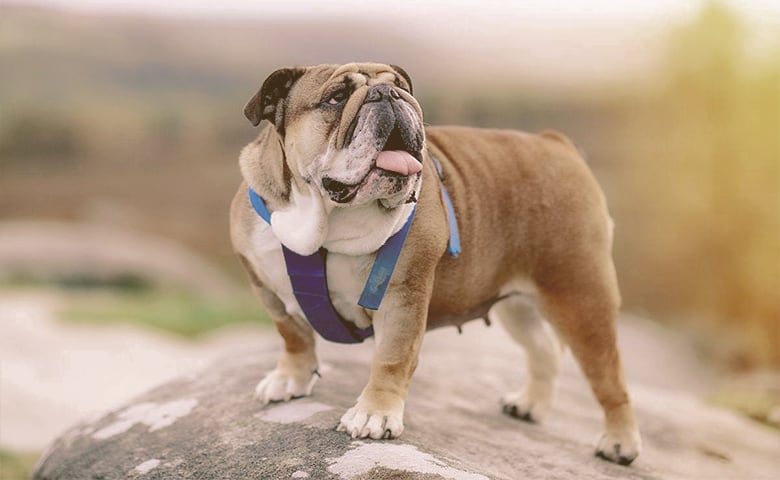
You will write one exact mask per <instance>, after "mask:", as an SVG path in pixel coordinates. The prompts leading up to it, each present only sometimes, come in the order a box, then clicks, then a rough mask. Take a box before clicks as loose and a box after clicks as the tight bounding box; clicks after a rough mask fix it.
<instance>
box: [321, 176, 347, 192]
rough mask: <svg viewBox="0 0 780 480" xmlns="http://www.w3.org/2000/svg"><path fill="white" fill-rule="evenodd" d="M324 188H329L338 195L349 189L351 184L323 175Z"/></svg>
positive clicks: (328, 189)
mask: <svg viewBox="0 0 780 480" xmlns="http://www.w3.org/2000/svg"><path fill="white" fill-rule="evenodd" d="M322 188H324V189H325V190H327V191H328V192H330V193H333V194H335V195H337V196H340V195H341V194H343V193H345V192H346V191H347V190H349V185H347V184H346V183H342V182H339V181H338V180H334V179H332V178H329V177H323V178H322Z"/></svg>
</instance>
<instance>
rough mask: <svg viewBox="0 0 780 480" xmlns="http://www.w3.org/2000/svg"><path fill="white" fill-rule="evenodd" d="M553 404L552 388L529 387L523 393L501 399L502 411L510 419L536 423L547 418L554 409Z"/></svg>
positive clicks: (507, 395)
mask: <svg viewBox="0 0 780 480" xmlns="http://www.w3.org/2000/svg"><path fill="white" fill-rule="evenodd" d="M552 402H553V388H552V386H544V387H541V386H539V385H537V386H535V387H532V386H531V385H529V386H528V387H526V389H525V390H523V391H521V392H513V393H507V394H506V395H504V396H503V397H501V409H502V411H503V412H504V413H505V414H507V415H509V416H510V417H515V418H519V419H521V420H525V421H526V422H531V423H536V422H541V421H542V420H543V419H544V417H546V416H547V413H549V411H550V409H551V408H552Z"/></svg>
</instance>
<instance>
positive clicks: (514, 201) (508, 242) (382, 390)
mask: <svg viewBox="0 0 780 480" xmlns="http://www.w3.org/2000/svg"><path fill="white" fill-rule="evenodd" d="M244 114H245V115H246V117H247V118H248V119H249V121H250V122H251V123H252V124H253V125H255V126H257V125H259V124H260V123H261V122H263V121H266V123H267V125H266V126H265V128H264V129H263V130H262V131H261V132H260V134H259V136H258V138H257V139H256V140H255V141H253V142H252V143H250V144H248V145H247V146H246V147H245V148H244V149H243V150H242V151H241V154H240V157H239V165H240V170H241V173H242V176H243V180H244V183H243V184H242V185H241V187H240V188H239V189H238V193H237V194H236V195H235V197H234V199H233V202H232V206H231V212H230V227H231V238H232V242H233V246H234V249H235V251H236V253H237V255H238V257H239V259H240V260H241V263H242V264H243V266H244V267H245V269H246V271H247V272H248V275H249V278H250V281H251V284H252V287H253V290H254V291H255V293H256V294H257V296H258V297H259V299H260V301H261V302H262V304H263V305H264V307H265V308H266V309H267V311H268V312H269V314H270V316H271V318H272V319H273V322H274V324H275V326H276V328H277V329H278V331H279V334H280V335H281V337H282V339H283V340H284V349H283V351H282V353H281V357H280V358H279V360H278V363H277V365H276V368H275V369H274V370H273V371H271V372H270V373H268V374H267V375H266V376H265V378H263V379H262V380H261V381H260V383H259V384H258V385H257V388H256V395H257V397H259V399H260V401H262V402H264V403H268V402H277V401H287V400H290V399H293V398H298V397H302V396H306V395H310V394H311V392H312V387H313V385H314V383H315V381H316V380H317V378H318V376H319V373H318V360H317V354H316V351H315V343H316V342H315V332H314V330H313V329H312V326H311V324H310V322H309V321H308V320H307V318H306V316H305V315H304V313H303V311H302V309H301V306H300V304H299V302H298V301H297V300H296V296H295V294H294V292H293V290H292V287H291V280H290V277H289V276H288V272H287V269H286V267H285V258H284V257H283V252H282V246H284V247H286V249H287V250H289V251H292V252H295V253H296V254H299V255H301V256H308V255H313V254H315V253H317V252H327V255H326V256H325V263H326V268H325V271H326V272H327V273H326V277H327V294H328V296H329V298H330V301H331V303H332V307H333V309H335V311H336V312H337V313H338V315H339V316H340V317H341V318H342V319H343V321H344V322H348V323H350V324H352V325H354V327H355V328H356V329H366V328H369V327H371V328H373V332H374V333H375V344H374V353H373V361H372V363H371V371H370V377H369V380H368V384H367V385H366V386H365V388H364V389H363V391H362V393H361V394H360V396H359V397H358V398H357V403H356V404H355V406H354V407H352V408H350V409H349V410H347V412H346V413H345V414H344V415H343V416H342V417H341V420H340V423H339V425H338V427H337V429H338V430H340V431H345V432H346V433H347V434H349V435H351V436H352V437H353V438H372V439H381V438H395V437H398V436H399V435H401V433H402V432H403V429H404V424H403V413H404V403H405V401H406V397H407V392H408V389H409V383H410V381H411V377H412V373H413V372H414V370H415V367H416V366H417V360H418V353H419V351H420V345H421V343H422V339H423V334H424V333H425V331H426V330H429V329H433V328H438V327H442V326H445V325H455V326H458V327H460V326H461V325H462V324H463V323H464V322H467V321H469V320H472V319H478V318H485V317H486V318H487V319H489V320H495V321H497V322H499V323H501V324H502V325H503V326H504V328H505V329H506V331H507V332H508V333H509V335H510V337H511V338H513V339H514V340H515V341H517V343H519V344H520V345H522V346H523V347H524V348H525V350H526V352H527V367H528V380H527V383H526V385H525V387H524V388H523V389H522V390H521V391H518V392H511V393H507V394H506V395H505V396H504V397H503V398H502V400H501V402H502V405H503V412H504V413H506V414H508V415H510V416H513V417H517V418H520V419H523V420H527V421H539V420H542V419H543V417H544V416H545V415H546V414H547V413H549V411H550V408H551V404H552V402H553V397H554V396H555V384H556V377H557V376H558V374H559V371H560V368H561V356H562V351H563V346H564V345H568V346H569V347H570V348H571V351H572V353H573V354H574V357H575V358H576V359H577V360H578V362H579V364H580V366H581V367H582V371H583V372H584V374H585V376H586V377H587V379H588V381H589V382H590V386H591V388H592V390H593V393H594V394H595V396H596V398H597V400H598V402H599V403H600V404H601V407H602V408H603V411H604V416H605V431H604V433H603V436H602V437H601V439H600V441H599V442H598V445H597V447H596V455H597V456H599V457H601V458H604V459H607V460H610V461H613V462H617V463H619V464H624V465H627V464H629V463H631V462H632V461H633V460H634V459H635V458H636V457H637V455H638V454H639V451H640V448H641V440H640V436H639V431H638V429H637V423H636V420H635V417H634V412H633V408H632V406H631V401H630V399H629V395H628V393H627V391H626V385H625V380H624V378H623V369H622V365H621V361H620V356H619V354H618V350H617V347H616V332H615V317H616V315H617V312H618V307H619V305H620V294H619V291H618V284H617V279H616V275H615V268H614V265H613V261H612V257H611V247H612V220H611V218H610V216H609V214H608V212H607V205H606V201H605V198H604V195H603V193H602V191H601V189H600V188H599V186H598V184H597V183H596V180H595V179H594V177H593V175H592V173H591V171H590V169H589V168H588V166H587V164H586V163H585V161H584V160H583V158H582V157H581V156H580V154H579V153H578V150H577V148H575V146H574V145H573V144H572V142H570V141H569V140H568V139H567V138H566V137H565V136H564V135H562V134H560V133H557V132H555V131H544V132H541V133H538V134H532V133H525V132H521V131H514V130H485V129H478V128H467V127H452V126H449V127H426V126H425V125H424V123H423V112H422V109H421V108H420V105H419V104H418V102H417V100H415V97H413V96H412V82H411V80H410V78H409V75H407V73H406V72H405V71H404V70H403V69H401V68H400V67H397V66H394V65H383V64H374V63H351V64H347V65H318V66H311V67H302V68H297V67H296V68H282V69H280V70H277V71H275V72H273V73H272V74H271V75H270V76H269V77H268V78H267V79H266V80H265V82H264V83H263V84H262V87H261V88H260V90H259V91H258V92H257V93H256V94H255V95H254V96H253V97H252V98H251V99H250V100H249V103H248V104H247V105H246V107H245V109H244ZM434 159H437V160H438V162H435V161H434ZM436 163H440V166H441V172H442V178H443V183H441V181H440V178H439V171H438V170H437V166H436ZM443 188H446V190H447V192H448V193H449V197H450V198H451V204H452V206H453V207H454V215H455V217H456V222H457V227H458V230H459V235H460V244H461V248H462V252H461V253H460V254H459V255H458V256H453V255H450V254H448V253H447V250H448V243H449V242H450V234H451V223H450V221H449V217H448V213H449V212H448V209H447V205H446V201H445V199H444V196H443V195H442V191H441V190H442V189H443ZM250 189H251V190H252V191H253V192H254V193H255V194H256V195H257V196H258V197H260V198H262V200H263V201H264V204H265V206H266V207H267V210H268V212H269V214H270V220H269V221H268V222H267V221H265V220H264V219H263V218H261V217H260V216H259V215H258V213H257V212H256V210H255V209H253V207H252V202H251V198H250ZM411 215H414V217H413V219H412V221H411V224H410V227H409V230H408V237H407V238H406V240H405V243H404V244H403V248H402V250H401V253H400V257H399V258H398V260H397V265H396V268H395V270H394V272H393V273H392V277H391V278H390V280H389V287H388V288H387V291H386V294H385V296H384V298H383V299H382V301H381V305H380V306H379V308H378V309H377V310H376V311H374V310H371V309H367V308H363V307H361V306H360V305H358V297H359V295H360V292H361V289H362V288H363V286H364V284H365V283H366V280H367V277H368V275H369V271H370V270H371V268H372V265H373V262H374V260H375V257H376V252H377V251H378V250H379V249H380V248H381V247H382V246H383V244H385V242H386V241H387V240H388V238H390V237H391V236H393V235H394V234H395V233H396V232H398V231H399V230H401V229H402V227H404V225H405V224H406V222H407V220H409V219H410V216H411ZM269 222H270V223H269Z"/></svg>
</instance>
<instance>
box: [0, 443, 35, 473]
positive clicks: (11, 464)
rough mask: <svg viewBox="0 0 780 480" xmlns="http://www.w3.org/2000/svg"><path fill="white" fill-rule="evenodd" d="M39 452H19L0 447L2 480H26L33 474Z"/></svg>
mask: <svg viewBox="0 0 780 480" xmlns="http://www.w3.org/2000/svg"><path fill="white" fill-rule="evenodd" d="M39 456H40V454H38V453H19V452H12V451H9V450H5V449H0V478H1V479H2V480H26V479H28V478H30V476H31V475H32V471H33V468H34V467H35V463H36V462H37V461H38V457H39Z"/></svg>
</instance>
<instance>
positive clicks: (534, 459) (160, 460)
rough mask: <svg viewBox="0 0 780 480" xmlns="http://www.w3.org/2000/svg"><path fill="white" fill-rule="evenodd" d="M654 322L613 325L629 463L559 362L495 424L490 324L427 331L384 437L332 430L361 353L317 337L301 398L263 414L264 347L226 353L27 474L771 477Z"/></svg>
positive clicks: (776, 462)
mask: <svg viewBox="0 0 780 480" xmlns="http://www.w3.org/2000/svg"><path fill="white" fill-rule="evenodd" d="M652 328H655V327H652V326H649V325H643V324H642V323H641V322H639V323H637V322H636V321H633V322H632V321H629V322H624V325H621V337H622V351H623V354H624V357H625V359H626V371H627V376H628V378H629V379H630V380H631V381H630V382H629V388H630V391H631V393H632V396H633V398H634V402H635V406H636V409H637V415H638V418H639V424H640V429H641V430H642V434H643V439H644V451H643V453H642V455H640V457H639V458H638V459H637V461H636V462H634V464H633V465H632V466H630V467H621V466H618V465H613V464H610V463H607V462H604V461H602V460H599V459H597V458H595V457H593V447H594V444H595V441H596V439H597V438H598V436H599V434H600V431H601V411H600V409H599V408H598V406H597V404H596V402H595V401H594V400H593V397H592V395H591V393H590V390H589V388H588V386H587V384H586V383H585V382H584V380H583V379H582V376H581V374H580V373H579V371H578V369H577V368H576V366H575V365H574V363H573V362H572V361H571V359H570V358H568V359H567V362H566V365H565V368H564V372H563V374H562V376H561V381H560V390H559V395H558V399H557V401H556V403H555V407H554V409H553V412H552V413H551V415H550V418H549V419H548V420H547V421H546V422H545V423H544V424H542V425H535V424H528V423H524V422H522V421H518V420H515V419H512V418H509V417H506V416H504V415H502V414H501V413H500V408H499V405H498V398H499V397H500V396H501V394H503V393H505V391H509V390H517V389H518V388H519V387H520V385H521V384H522V381H523V379H524V376H525V374H524V364H523V361H522V353H521V350H520V349H519V348H518V347H516V346H515V345H514V344H512V342H511V341H510V340H509V339H507V338H506V336H505V335H504V334H503V332H502V330H501V328H500V327H492V328H485V327H483V326H481V325H478V324H476V323H472V324H469V325H467V326H466V329H465V332H464V335H461V336H458V335H457V334H455V333H454V332H453V331H452V330H446V331H436V332H431V333H429V334H428V336H427V337H426V341H425V345H424V347H423V354H422V358H421V362H420V366H419V368H418V371H417V373H416V375H415V378H414V381H413V382H412V388H411V392H410V396H409V401H408V402H407V406H406V416H405V425H406V430H405V432H404V434H403V435H402V436H401V438H399V439H397V440H392V441H365V440H363V441H357V440H352V439H350V438H349V437H348V436H346V435H345V434H343V433H341V432H336V431H335V430H334V427H335V426H336V424H337V422H338V419H339V418H340V416H341V414H342V413H343V412H344V410H346V409H347V408H349V407H350V406H352V404H353V402H354V400H355V398H356V397H357V395H358V394H359V393H360V391H361V389H362V387H363V385H364V383H365V381H366V379H367V375H368V362H369V358H370V353H371V348H372V346H373V345H372V344H371V342H370V341H369V342H368V343H367V344H365V345H359V346H342V345H331V344H326V343H325V342H321V345H320V347H321V348H320V350H321V352H320V353H321V355H320V356H321V359H322V362H323V368H322V369H321V370H322V373H323V378H322V379H321V380H320V381H319V383H318V384H317V386H315V389H314V395H313V396H312V397H310V398H305V399H298V400H294V401H292V402H290V403H286V404H273V405H270V406H268V407H265V408H262V407H261V406H260V405H259V403H258V402H257V401H256V400H255V399H254V398H253V390H254V386H255V384H256V383H257V381H258V380H259V379H260V378H261V377H262V375H263V374H264V372H266V371H268V370H269V369H271V368H272V367H273V365H274V363H275V359H276V355H277V352H276V351H263V352H237V353H234V354H232V355H231V356H230V357H228V358H226V359H225V360H223V361H221V362H218V363H217V364H215V365H213V366H212V367H210V368H208V369H205V370H204V371H202V372H200V373H199V374H197V375H191V376H189V377H186V378H180V379H177V380H174V381H172V382H170V383H167V384H165V385H162V386H160V387H158V388H156V389H153V390H151V391H150V392H148V393H147V394H145V395H142V396H141V397H139V398H136V399H135V400H133V401H131V402H129V403H127V404H125V405H122V406H120V407H118V408H116V409H115V410H113V411H111V412H109V413H106V414H104V415H102V416H100V417H98V418H95V419H93V420H91V421H86V422H83V423H81V424H79V425H77V426H75V427H73V428H71V429H70V430H69V431H67V432H66V433H65V434H63V435H62V436H61V437H60V438H58V439H57V440H56V441H55V442H54V443H53V444H52V445H51V447H50V449H49V451H48V452H47V453H45V454H44V455H43V457H42V458H41V461H40V463H39V465H38V467H37V470H36V473H35V474H34V477H33V478H34V479H40V480H42V479H51V480H54V479H86V478H94V479H98V478H99V479H106V480H108V479H115V478H139V479H180V478H181V479H184V478H187V479H190V478H203V479H273V480H275V479H288V478H290V479H296V478H312V479H391V478H392V479H426V480H428V479H455V480H484V479H506V480H515V479H518V478H523V479H550V478H560V479H602V478H628V479H691V478H707V479H715V478H722V479H736V478H750V479H770V478H776V474H777V471H778V467H780V433H778V432H777V431H776V430H771V429H769V428H767V427H764V426H761V425H759V424H756V423H753V422H751V421H750V420H747V419H744V418H742V417H739V416H737V415H736V414H733V413H731V412H728V411H725V410H720V409H716V408H713V407H710V406H708V405H706V404H704V403H703V402H702V401H700V400H698V399H697V398H696V396H694V395H693V394H691V393H690V391H691V388H692V389H694V390H695V388H696V387H697V385H695V383H692V382H693V381H694V379H699V380H701V379H700V378H699V376H698V375H697V374H696V373H695V372H696V371H697V370H696V369H695V368H693V367H691V363H690V359H684V358H681V357H679V355H682V354H684V350H676V349H674V348H670V349H669V350H668V351H666V350H665V349H664V346H667V347H668V346H669V344H667V343H666V341H665V340H664V339H663V335H661V336H659V335H657V334H654V335H650V334H646V335H644V336H643V335H637V332H638V331H639V332H641V331H642V329H645V330H647V329H652ZM642 338H647V339H650V340H648V341H647V342H642V341H641V339H642ZM659 339H661V340H659ZM627 341H628V343H627ZM632 342H633V343H632ZM675 352H677V353H675ZM680 352H682V353H680ZM675 365H683V366H684V367H680V368H675ZM686 369H689V370H690V372H691V375H690V376H686V375H685V370H686ZM117 381H121V379H118V380H117ZM688 387H690V388H688ZM683 390H684V391H683Z"/></svg>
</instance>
